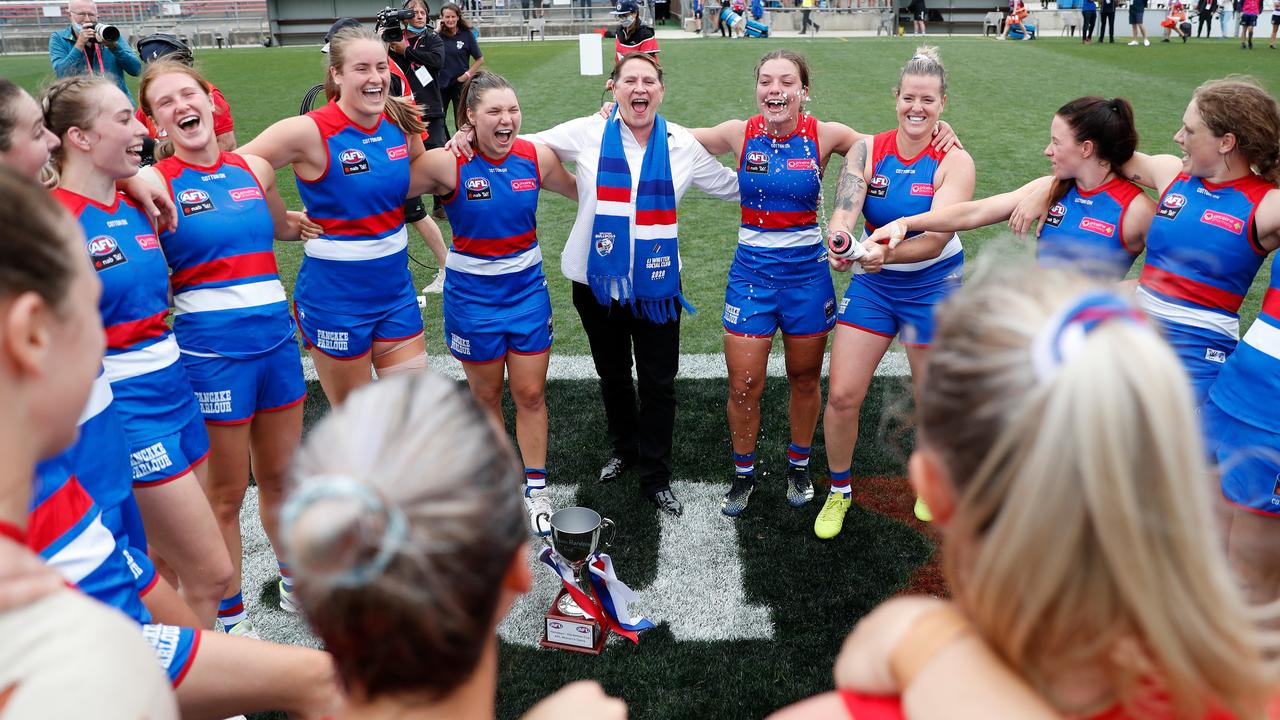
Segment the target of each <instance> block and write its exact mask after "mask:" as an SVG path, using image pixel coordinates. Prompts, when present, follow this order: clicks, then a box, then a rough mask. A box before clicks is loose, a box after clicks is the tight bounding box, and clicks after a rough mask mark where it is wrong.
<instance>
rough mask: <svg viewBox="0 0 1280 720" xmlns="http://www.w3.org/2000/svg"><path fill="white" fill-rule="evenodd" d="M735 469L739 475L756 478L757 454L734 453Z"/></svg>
mask: <svg viewBox="0 0 1280 720" xmlns="http://www.w3.org/2000/svg"><path fill="white" fill-rule="evenodd" d="M733 471H734V472H735V473H737V474H738V475H746V476H747V477H750V478H754V477H755V476H756V454H755V453H753V452H749V453H734V454H733Z"/></svg>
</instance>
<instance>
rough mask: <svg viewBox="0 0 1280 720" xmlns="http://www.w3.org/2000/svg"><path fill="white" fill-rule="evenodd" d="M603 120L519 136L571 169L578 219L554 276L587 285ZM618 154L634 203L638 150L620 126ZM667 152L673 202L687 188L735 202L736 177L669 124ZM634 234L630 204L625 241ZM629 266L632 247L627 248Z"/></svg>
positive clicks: (640, 161)
mask: <svg viewBox="0 0 1280 720" xmlns="http://www.w3.org/2000/svg"><path fill="white" fill-rule="evenodd" d="M604 125H605V119H604V118H602V117H600V116H599V115H591V116H588V117H582V118H578V119H576V120H570V121H568V122H565V123H561V124H559V125H557V126H555V127H553V128H551V129H550V130H544V131H543V132H540V133H535V134H533V135H525V136H524V137H525V138H526V139H528V140H532V141H533V142H536V143H541V144H543V145H546V146H547V147H549V148H551V149H552V150H554V151H555V153H556V156H557V157H559V158H560V161H561V162H573V163H577V170H576V173H575V174H576V175H577V178H578V217H577V218H575V219H574V221H573V230H571V231H570V232H569V239H568V240H567V241H565V244H564V252H562V253H561V254H560V270H561V272H563V273H564V276H565V277H567V278H569V279H570V280H572V281H574V282H578V283H586V282H587V253H588V252H589V251H590V248H591V230H592V225H593V224H594V221H595V215H596V169H597V168H598V167H599V165H600V143H601V141H602V140H603V138H604ZM622 150H623V152H625V153H626V155H627V164H628V165H629V166H630V167H631V196H632V198H634V197H635V194H636V189H637V188H638V187H639V186H640V168H641V166H642V165H643V164H644V146H643V145H641V144H640V143H638V142H636V138H635V135H632V134H631V129H630V128H628V127H627V126H626V124H625V123H623V125H622ZM667 150H668V155H669V156H670V158H671V180H672V184H673V185H675V192H676V202H677V203H678V202H680V198H682V197H684V193H685V191H686V190H688V189H689V186H690V185H693V186H694V187H696V188H698V189H700V190H702V191H703V192H706V193H708V194H710V195H714V196H715V197H718V198H720V199H722V200H731V201H735V202H736V201H737V200H738V173H737V172H736V171H735V170H733V169H732V168H727V167H725V166H724V165H721V164H720V161H719V160H716V159H715V157H714V156H712V155H711V154H710V153H708V152H707V151H706V149H705V148H703V147H702V144H701V143H699V142H698V141H697V140H696V139H694V137H693V135H692V134H690V133H689V131H688V130H686V129H684V128H683V127H681V126H679V125H676V124H675V123H672V122H668V123H667ZM635 232H636V216H635V203H634V202H633V203H632V212H631V236H632V237H633V238H634V237H635ZM632 251H633V252H632V264H634V260H635V257H634V246H633V248H632Z"/></svg>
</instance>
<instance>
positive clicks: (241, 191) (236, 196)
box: [230, 187, 262, 202]
mask: <svg viewBox="0 0 1280 720" xmlns="http://www.w3.org/2000/svg"><path fill="white" fill-rule="evenodd" d="M230 195H231V199H232V200H234V201H236V202H245V201H246V200H261V199H262V191H261V190H259V189H258V188H256V187H247V188H236V189H234V190H232V191H231V192H230Z"/></svg>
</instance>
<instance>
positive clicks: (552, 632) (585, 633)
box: [540, 507, 614, 655]
mask: <svg viewBox="0 0 1280 720" xmlns="http://www.w3.org/2000/svg"><path fill="white" fill-rule="evenodd" d="M548 524H549V525H550V526H551V534H550V539H549V540H548V541H547V542H548V545H550V547H551V552H552V554H553V555H555V556H556V557H555V558H552V560H559V561H563V566H567V572H570V573H572V575H571V577H572V580H570V577H566V571H564V570H561V571H559V572H560V574H561V579H562V580H564V582H565V583H569V582H572V583H573V585H574V587H575V589H577V590H578V591H580V592H581V593H582V595H583V596H584V599H585V600H586V601H588V602H590V603H591V611H590V612H588V611H586V610H583V609H582V607H580V606H579V604H578V602H577V601H576V600H574V595H572V594H570V592H569V590H568V589H567V588H565V587H563V586H562V587H561V588H560V592H559V593H558V594H557V595H556V599H555V602H553V603H551V609H550V610H548V611H547V615H546V625H545V627H544V629H543V633H542V641H541V643H540V644H541V645H542V647H545V648H559V649H561V650H569V651H572V652H581V653H589V654H591V655H599V654H600V651H601V650H603V649H604V641H605V635H606V634H607V632H606V629H605V627H604V625H603V624H602V623H601V621H600V620H599V619H598V618H599V617H600V615H601V612H602V611H601V609H600V606H599V604H598V603H597V602H596V601H595V599H594V598H595V594H594V592H593V590H592V587H591V581H590V580H589V579H588V578H587V576H586V573H587V572H588V570H587V568H586V565H587V562H588V561H589V560H590V559H591V558H592V557H593V556H594V555H595V554H596V551H597V550H598V549H599V547H600V545H601V544H602V543H601V538H600V533H601V530H603V529H605V528H608V534H607V535H606V537H605V538H604V541H603V545H605V546H606V547H607V546H608V545H609V544H610V543H611V541H612V540H613V534H614V524H613V521H612V520H609V519H608V518H602V517H600V513H598V512H596V511H595V510H592V509H590V508H584V507H569V508H564V509H563V510H558V511H556V512H555V513H554V514H552V515H551V516H550V518H549V521H548ZM544 552H545V551H544ZM557 564H558V565H559V564H560V563H557Z"/></svg>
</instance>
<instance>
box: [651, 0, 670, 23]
mask: <svg viewBox="0 0 1280 720" xmlns="http://www.w3.org/2000/svg"><path fill="white" fill-rule="evenodd" d="M670 18H671V3H670V2H669V0H653V24H654V25H658V24H662V25H666V24H667V20H669V19H670Z"/></svg>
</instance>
